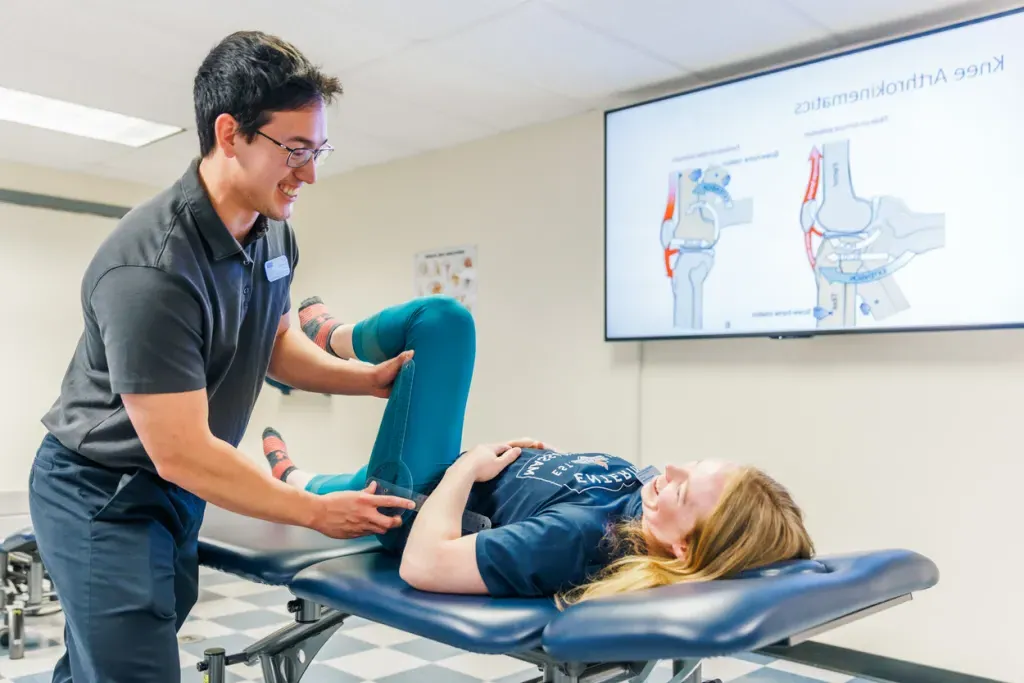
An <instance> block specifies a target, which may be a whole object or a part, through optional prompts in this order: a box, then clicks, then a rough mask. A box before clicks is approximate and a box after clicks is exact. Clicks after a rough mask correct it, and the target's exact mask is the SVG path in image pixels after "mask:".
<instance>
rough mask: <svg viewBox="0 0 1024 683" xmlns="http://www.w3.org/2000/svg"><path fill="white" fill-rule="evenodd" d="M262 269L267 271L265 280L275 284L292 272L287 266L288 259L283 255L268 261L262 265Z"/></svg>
mask: <svg viewBox="0 0 1024 683" xmlns="http://www.w3.org/2000/svg"><path fill="white" fill-rule="evenodd" d="M263 269H264V270H265V271H267V279H268V280H270V281H271V282H276V281H277V280H280V279H281V278H283V277H285V276H286V275H288V273H290V272H292V269H291V266H289V265H288V257H287V256H284V255H281V256H278V257H277V258H274V259H270V260H269V261H267V262H266V263H264V264H263Z"/></svg>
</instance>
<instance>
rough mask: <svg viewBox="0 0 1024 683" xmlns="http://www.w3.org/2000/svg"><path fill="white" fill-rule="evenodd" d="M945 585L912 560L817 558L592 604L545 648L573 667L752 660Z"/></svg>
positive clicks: (897, 556) (552, 631)
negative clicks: (749, 656)
mask: <svg viewBox="0 0 1024 683" xmlns="http://www.w3.org/2000/svg"><path fill="white" fill-rule="evenodd" d="M938 580H939V572H938V568H937V567H936V566H935V564H934V563H933V562H932V561H931V560H929V559H928V558H926V557H923V556H922V555H919V554H917V553H914V552H911V551H908V550H879V551H872V552H863V553H856V554H849V555H835V556H826V557H818V558H816V559H814V560H807V561H795V562H791V563H786V564H783V565H780V566H779V567H778V568H776V569H771V568H769V569H765V570H760V571H755V572H750V573H749V575H748V576H747V577H745V578H737V579H732V580H725V579H723V580H717V581H710V582H702V583H688V584H686V583H684V584H677V585H674V586H665V587H662V588H655V589H651V590H649V591H644V592H643V593H632V594H625V595H621V596H616V597H612V598H607V599H602V600H594V601H590V602H584V603H581V604H579V605H576V606H574V607H572V608H571V609H569V610H566V611H565V612H564V613H562V614H560V615H559V616H558V618H556V619H555V620H553V621H552V623H551V624H550V625H549V626H548V628H547V629H546V630H545V632H544V640H543V645H544V649H545V651H547V652H549V653H550V654H552V655H553V656H555V657H557V658H558V659H561V660H568V661H618V660H620V659H621V660H630V659H639V660H651V659H685V658H688V657H701V658H703V657H714V656H721V655H730V654H736V653H740V652H750V651H753V650H757V649H760V648H763V647H767V646H769V645H774V644H777V643H779V642H781V641H783V640H786V639H788V638H791V637H793V636H795V635H798V634H800V633H802V632H804V631H807V630H809V629H814V628H816V627H820V626H823V625H826V624H829V623H830V622H833V621H835V620H837V619H841V618H843V617H847V616H849V615H852V614H855V613H857V612H859V611H861V610H864V609H867V608H870V607H873V606H875V605H879V604H881V603H884V602H887V601H889V600H894V599H896V598H902V597H904V596H906V595H908V594H911V593H913V592H915V591H919V590H925V589H928V588H931V587H932V586H934V585H935V584H936V583H937V582H938Z"/></svg>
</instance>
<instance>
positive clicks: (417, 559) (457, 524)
mask: <svg viewBox="0 0 1024 683" xmlns="http://www.w3.org/2000/svg"><path fill="white" fill-rule="evenodd" d="M519 453H521V450H520V449H519V448H509V447H508V446H505V445H501V446H477V447H476V448H473V449H472V450H470V451H467V452H466V453H464V454H463V455H462V456H461V457H460V458H459V459H458V460H456V461H455V463H453V464H452V466H451V467H449V468H448V471H447V472H445V475H444V477H443V478H442V479H441V483H440V484H438V485H437V488H435V489H434V491H433V492H432V493H431V494H430V495H429V496H428V497H427V499H426V501H424V503H423V506H422V507H421V508H420V511H419V513H418V514H417V516H416V520H415V521H414V522H413V525H412V529H411V530H410V532H409V539H408V540H407V542H406V545H405V550H404V552H403V553H402V563H401V565H400V567H399V576H401V577H402V580H403V581H405V582H406V583H408V584H409V585H410V586H412V587H413V588H416V589H419V590H423V591H431V592H435V593H469V594H486V593H487V586H486V585H485V584H484V580H483V577H482V576H481V574H480V569H479V567H478V566H477V561H476V539H477V535H476V534H472V535H469V536H463V535H462V513H463V512H465V510H466V501H467V500H468V499H469V492H470V490H471V489H472V488H473V484H475V483H476V482H479V481H488V480H490V479H493V478H494V477H495V476H497V475H498V473H499V472H501V471H502V470H503V469H505V467H507V466H508V465H509V464H510V463H511V462H512V461H513V460H515V459H516V458H517V457H518V456H519Z"/></svg>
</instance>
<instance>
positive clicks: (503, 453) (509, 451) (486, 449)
mask: <svg viewBox="0 0 1024 683" xmlns="http://www.w3.org/2000/svg"><path fill="white" fill-rule="evenodd" d="M522 452H523V449H522V448H520V447H517V446H510V445H508V444H504V443H495V444H480V445H479V446H474V447H473V448H471V449H469V450H468V451H466V452H465V453H463V454H462V455H461V456H459V459H458V460H456V461H455V463H454V464H453V465H452V467H458V468H459V469H461V470H464V471H465V472H467V473H468V475H469V476H471V477H472V478H473V481H475V482H482V481H490V480H491V479H494V478H495V477H496V476H498V475H499V474H500V473H501V471H502V470H503V469H505V468H506V467H508V466H509V465H511V464H512V463H513V462H515V460H516V458H518V457H519V455H520V454H521V453H522Z"/></svg>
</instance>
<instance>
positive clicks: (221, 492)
mask: <svg viewBox="0 0 1024 683" xmlns="http://www.w3.org/2000/svg"><path fill="white" fill-rule="evenodd" d="M160 475H161V476H162V477H163V478H164V479H166V480H168V481H170V482H172V483H174V484H177V485H178V486H180V487H182V488H183V489H186V490H187V491H191V492H192V493H194V494H195V495H197V496H199V497H200V498H202V499H203V500H206V501H208V502H209V503H211V504H213V505H216V506H217V507H220V508H223V509H225V510H229V511H231V512H236V513H238V514H241V515H245V516H248V517H256V518H259V519H263V520H266V521H268V522H274V523H278V524H292V525H296V526H304V527H314V526H315V524H316V521H317V514H318V509H317V497H316V496H315V495H314V494H311V493H308V492H306V491H302V490H300V489H297V488H295V487H294V486H289V485H288V484H286V483H284V482H282V481H280V480H278V479H275V478H273V477H271V476H270V475H269V474H268V473H267V472H264V471H262V470H261V469H260V468H259V467H257V466H256V464H255V463H253V462H252V461H251V460H250V459H249V458H247V457H246V456H245V455H243V454H242V453H241V452H239V451H238V450H237V449H235V448H233V447H232V446H231V445H230V444H228V443H226V442H224V441H221V440H220V439H217V438H215V437H213V436H210V437H208V438H206V439H203V440H202V441H200V442H198V443H197V444H196V445H195V446H193V447H191V448H188V449H182V450H181V451H180V452H179V454H178V455H177V456H175V459H174V460H173V461H172V462H170V463H166V464H165V465H164V467H163V468H162V469H161V472H160Z"/></svg>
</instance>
